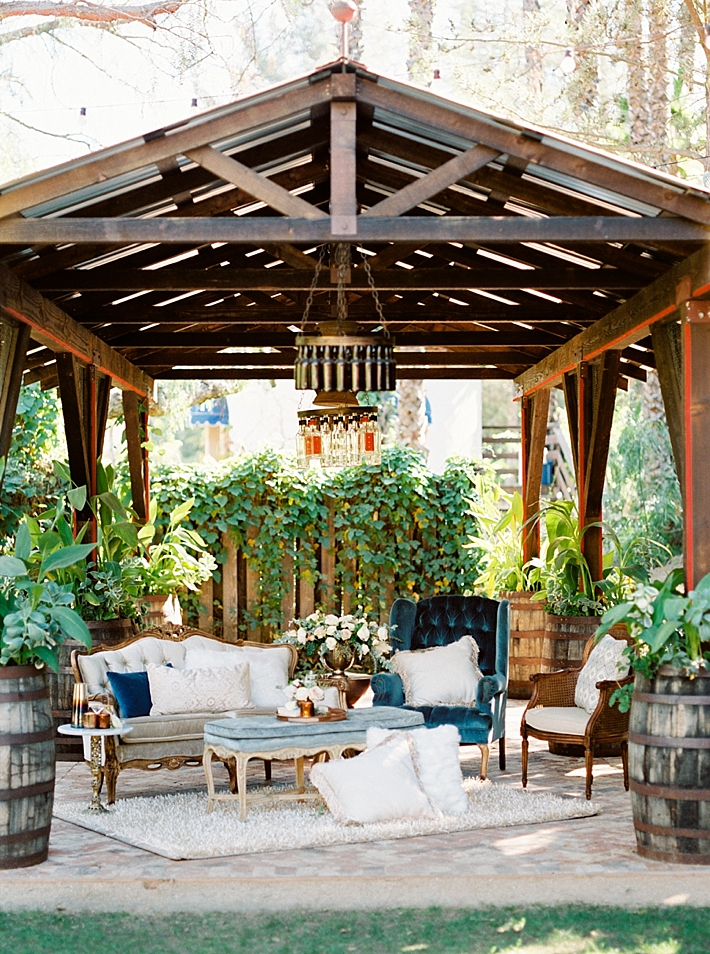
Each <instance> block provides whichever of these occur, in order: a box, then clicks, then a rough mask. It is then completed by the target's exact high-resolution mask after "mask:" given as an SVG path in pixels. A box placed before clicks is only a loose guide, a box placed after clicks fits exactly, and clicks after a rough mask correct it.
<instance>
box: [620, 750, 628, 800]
mask: <svg viewBox="0 0 710 954" xmlns="http://www.w3.org/2000/svg"><path fill="white" fill-rule="evenodd" d="M621 764H622V766H623V769H624V788H625V789H626V791H627V792H628V790H629V743H628V742H622V743H621Z"/></svg>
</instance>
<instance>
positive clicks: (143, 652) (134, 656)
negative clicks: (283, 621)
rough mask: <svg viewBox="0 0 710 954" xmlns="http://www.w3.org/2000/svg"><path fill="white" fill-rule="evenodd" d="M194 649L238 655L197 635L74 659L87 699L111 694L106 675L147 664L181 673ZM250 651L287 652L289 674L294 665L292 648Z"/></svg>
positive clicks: (147, 639) (147, 640)
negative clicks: (289, 658)
mask: <svg viewBox="0 0 710 954" xmlns="http://www.w3.org/2000/svg"><path fill="white" fill-rule="evenodd" d="M193 647H197V648H199V649H209V650H211V651H213V650H218V651H219V650H223V651H231V652H234V651H237V652H238V651H239V650H240V648H241V647H239V646H237V645H235V644H234V643H227V642H222V641H221V640H219V639H215V638H212V637H209V636H199V635H197V634H194V635H192V636H188V637H187V638H186V639H183V640H180V641H175V640H171V639H159V638H157V637H155V636H143V637H139V638H138V639H135V640H134V641H132V642H130V643H128V644H127V645H124V646H122V647H121V648H119V649H109V650H102V651H101V652H94V653H88V654H86V653H77V654H76V656H75V657H74V659H75V660H76V666H77V668H78V670H79V673H80V675H81V678H82V680H83V681H84V682H85V683H86V684H87V686H88V692H89V695H99V694H102V693H110V692H111V686H110V683H109V681H108V677H107V675H106V673H107V672H109V671H111V672H145V670H146V668H147V666H148V663H155V665H157V666H164V665H166V663H170V664H171V665H172V666H173V668H174V669H184V668H185V653H186V651H187V649H188V648H193ZM249 647H250V649H249V651H253V650H254V649H256V650H257V651H258V650H262V649H263V650H264V651H268V650H270V651H271V652H277V651H281V652H283V653H286V652H288V653H289V654H290V657H293V658H292V659H291V663H290V667H289V671H290V673H291V674H293V669H294V668H295V661H296V654H295V652H293V647H291V646H284V645H281V646H279V645H275V644H271V643H265V644H263V645H256V644H254V643H251V644H249ZM73 661H74V660H73Z"/></svg>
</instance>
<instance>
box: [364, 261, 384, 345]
mask: <svg viewBox="0 0 710 954" xmlns="http://www.w3.org/2000/svg"><path fill="white" fill-rule="evenodd" d="M360 256H361V258H362V264H363V266H364V267H365V274H366V275H367V284H368V285H369V286H370V291H371V292H372V299H373V301H374V302H375V311H376V312H377V317H378V318H379V319H380V324H381V325H382V330H383V332H384V334H385V337H386V338H389V336H390V332H389V328H388V327H387V320H386V318H385V313H384V312H383V310H382V305H381V303H380V296H379V294H378V292H377V288H376V287H375V279H374V278H373V277H372V268H371V267H370V263H369V261H368V259H367V255H365V254H364V252H360Z"/></svg>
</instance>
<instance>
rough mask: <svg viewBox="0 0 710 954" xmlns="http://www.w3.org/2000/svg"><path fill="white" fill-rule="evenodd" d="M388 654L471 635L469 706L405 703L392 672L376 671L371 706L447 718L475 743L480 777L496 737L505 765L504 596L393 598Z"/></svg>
mask: <svg viewBox="0 0 710 954" xmlns="http://www.w3.org/2000/svg"><path fill="white" fill-rule="evenodd" d="M390 627H391V629H392V636H391V638H392V644H393V655H394V653H395V652H398V651H399V650H404V649H429V648H431V647H432V646H446V645H447V644H448V643H453V642H456V640H458V639H461V637H462V636H466V635H471V636H473V638H474V639H475V640H476V642H477V643H478V648H479V656H478V665H479V667H480V669H481V672H482V673H483V678H482V679H481V680H480V682H479V683H478V691H477V699H476V704H475V706H444V705H442V706H419V707H413V706H409V707H408V706H405V702H404V686H403V685H402V680H401V678H400V677H399V676H398V675H397V674H396V673H391V672H380V673H377V674H376V675H374V676H373V677H372V679H371V684H372V690H373V693H374V700H373V704H374V705H376V706H404V707H405V708H418V710H419V711H420V712H421V713H423V715H424V722H425V724H426V725H428V726H431V727H433V726H437V725H443V724H452V725H455V726H457V728H458V730H459V732H460V733H461V741H462V742H463V743H465V744H467V745H478V746H479V747H480V749H481V778H485V777H486V775H487V771H488V745H489V743H491V742H495V741H496V740H497V741H498V743H499V759H500V767H501V769H505V704H506V701H507V698H508V691H507V689H508V640H509V635H510V622H509V604H508V601H507V600H501V601H500V602H498V601H497V600H489V599H486V598H485V597H482V596H432V597H430V598H429V599H425V600H420V601H419V602H418V603H415V602H413V601H412V600H405V599H399V600H395V601H394V603H393V604H392V610H391V612H390Z"/></svg>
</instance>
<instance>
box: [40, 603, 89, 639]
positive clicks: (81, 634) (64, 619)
mask: <svg viewBox="0 0 710 954" xmlns="http://www.w3.org/2000/svg"><path fill="white" fill-rule="evenodd" d="M49 615H50V616H51V617H52V618H53V619H54V620H56V622H57V624H58V625H59V627H60V629H61V630H62V632H63V633H64V634H65V636H67V637H68V638H69V639H77V640H78V641H79V642H80V643H82V644H83V645H84V646H86V648H87V649H91V633H90V632H89V627H88V626H87V625H86V623H85V622H84V620H83V619H82V618H81V616H79V614H78V613H76V612H75V611H74V610H73V609H69V607H68V606H52V607H51V609H50V610H49Z"/></svg>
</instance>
